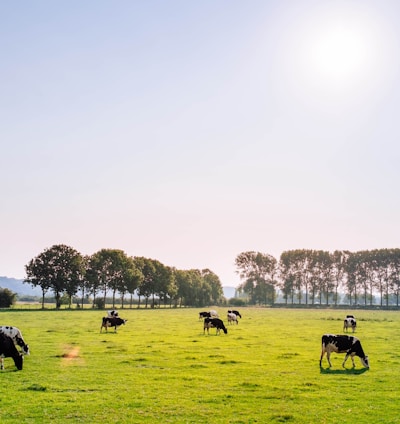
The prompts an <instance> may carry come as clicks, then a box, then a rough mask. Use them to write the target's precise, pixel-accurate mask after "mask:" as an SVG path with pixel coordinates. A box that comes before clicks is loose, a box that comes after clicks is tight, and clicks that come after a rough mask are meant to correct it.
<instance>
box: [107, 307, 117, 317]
mask: <svg viewBox="0 0 400 424" xmlns="http://www.w3.org/2000/svg"><path fill="white" fill-rule="evenodd" d="M107 316H108V318H117V317H118V311H117V310H116V309H111V311H107Z"/></svg>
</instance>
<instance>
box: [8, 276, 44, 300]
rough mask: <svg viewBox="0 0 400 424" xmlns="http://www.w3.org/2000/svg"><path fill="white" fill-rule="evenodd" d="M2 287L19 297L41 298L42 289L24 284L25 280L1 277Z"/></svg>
mask: <svg viewBox="0 0 400 424" xmlns="http://www.w3.org/2000/svg"><path fill="white" fill-rule="evenodd" d="M0 287H1V288H3V289H9V290H11V291H12V292H13V293H17V294H18V295H27V296H41V295H42V290H41V288H40V287H39V288H36V287H32V286H31V285H30V284H26V283H24V280H18V279H16V278H8V277H0Z"/></svg>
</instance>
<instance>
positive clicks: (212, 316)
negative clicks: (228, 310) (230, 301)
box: [210, 309, 218, 318]
mask: <svg viewBox="0 0 400 424" xmlns="http://www.w3.org/2000/svg"><path fill="white" fill-rule="evenodd" d="M210 317H211V318H218V312H217V311H214V309H211V311H210Z"/></svg>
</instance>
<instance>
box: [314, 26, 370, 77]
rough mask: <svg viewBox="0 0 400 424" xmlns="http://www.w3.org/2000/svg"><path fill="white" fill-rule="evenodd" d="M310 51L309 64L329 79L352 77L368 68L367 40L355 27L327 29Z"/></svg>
mask: <svg viewBox="0 0 400 424" xmlns="http://www.w3.org/2000/svg"><path fill="white" fill-rule="evenodd" d="M310 53H311V54H310V62H311V63H310V65H311V66H312V67H313V68H314V69H315V71H316V72H317V73H319V74H320V75H321V76H325V77H327V78H330V79H337V80H343V79H347V78H352V77H354V76H355V75H357V74H359V73H360V72H365V71H366V70H367V69H366V68H368V41H367V38H366V37H365V36H364V35H363V34H362V33H361V32H360V31H359V30H357V29H356V28H353V29H352V28H343V27H336V28H331V29H328V30H327V31H325V32H323V33H322V34H321V35H320V37H319V38H318V39H317V40H316V42H315V44H314V45H313V46H312V48H311V52H310Z"/></svg>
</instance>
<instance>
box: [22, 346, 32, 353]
mask: <svg viewBox="0 0 400 424" xmlns="http://www.w3.org/2000/svg"><path fill="white" fill-rule="evenodd" d="M22 353H23V354H24V355H29V354H30V352H29V345H27V344H26V345H24V346H23V347H22Z"/></svg>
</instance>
